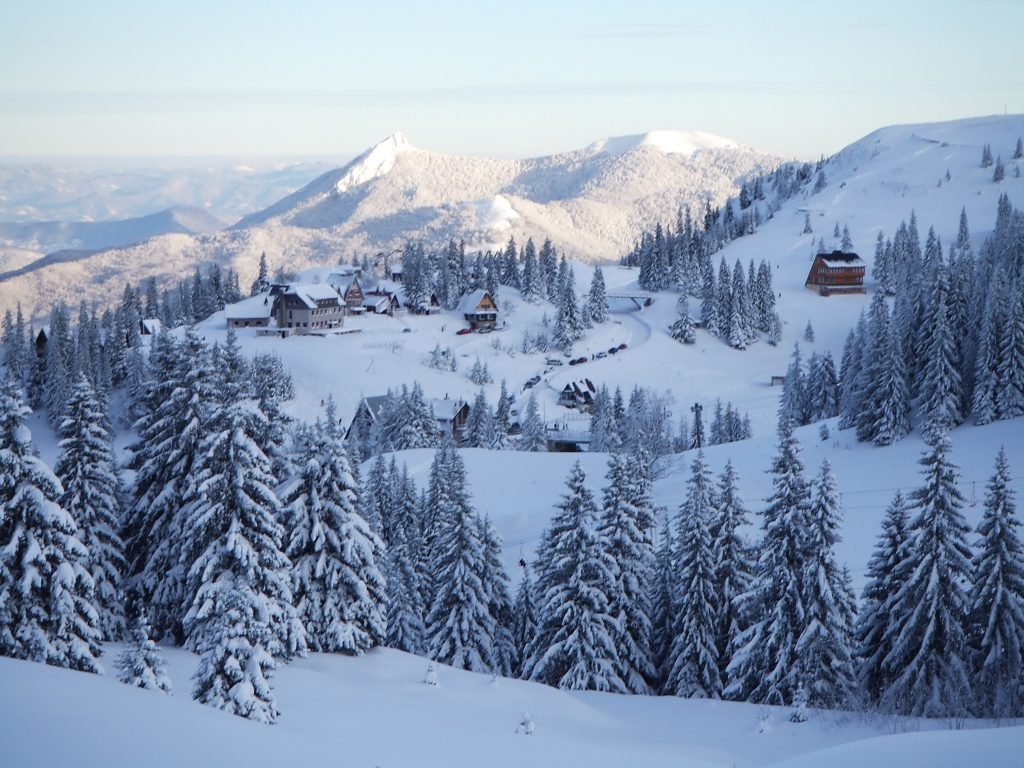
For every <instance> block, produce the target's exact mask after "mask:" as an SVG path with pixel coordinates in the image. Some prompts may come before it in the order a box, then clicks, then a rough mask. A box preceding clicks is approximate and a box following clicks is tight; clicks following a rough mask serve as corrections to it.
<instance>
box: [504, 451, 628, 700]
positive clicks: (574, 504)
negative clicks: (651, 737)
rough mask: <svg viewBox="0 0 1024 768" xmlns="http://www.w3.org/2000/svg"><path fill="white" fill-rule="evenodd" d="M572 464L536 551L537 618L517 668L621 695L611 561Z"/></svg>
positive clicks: (557, 682) (561, 684) (565, 684)
mask: <svg viewBox="0 0 1024 768" xmlns="http://www.w3.org/2000/svg"><path fill="white" fill-rule="evenodd" d="M585 482H586V476H585V475H584V473H583V469H582V467H580V465H579V463H578V462H577V463H576V464H575V465H574V467H573V469H572V471H571V472H570V474H569V479H568V481H567V487H568V490H567V493H566V494H564V495H563V496H562V502H561V504H559V505H558V508H559V511H558V512H557V513H556V514H555V516H554V517H553V518H552V520H551V524H550V526H549V527H548V530H547V531H546V532H545V533H544V536H543V537H542V539H541V543H540V545H539V547H538V549H537V566H536V570H537V591H538V595H539V606H538V608H539V611H538V613H539V621H538V629H537V636H536V637H535V638H534V642H533V644H532V645H531V647H530V649H529V653H528V659H527V661H526V665H525V667H524V675H525V676H526V677H528V678H529V679H530V680H535V681H537V682H542V683H546V684H548V685H552V686H556V687H558V688H568V689H570V690H595V691H614V692H618V693H625V692H626V690H627V688H626V684H625V682H624V681H623V680H622V678H621V677H620V676H619V674H618V670H619V669H620V668H621V662H620V660H619V658H618V653H617V650H616V646H615V638H616V637H618V636H619V635H620V632H621V629H620V627H619V626H618V622H617V621H616V620H615V617H613V616H612V615H611V614H610V613H609V607H610V605H609V604H610V601H609V595H608V593H609V591H610V590H611V588H612V585H613V584H614V583H615V580H616V578H617V574H616V571H617V568H616V564H615V561H614V560H612V559H611V557H610V556H609V555H608V553H607V552H606V551H605V549H604V548H603V547H602V546H601V543H600V541H599V539H598V536H597V533H596V531H595V530H594V529H595V524H596V519H597V505H596V503H595V502H594V497H593V495H592V494H591V492H590V491H589V490H588V489H587V487H586V485H585Z"/></svg>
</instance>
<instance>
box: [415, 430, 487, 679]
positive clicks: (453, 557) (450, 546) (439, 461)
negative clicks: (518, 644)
mask: <svg viewBox="0 0 1024 768" xmlns="http://www.w3.org/2000/svg"><path fill="white" fill-rule="evenodd" d="M434 461H435V466H436V469H437V482H436V483H435V482H434V477H433V476H432V477H431V489H430V492H431V496H432V498H431V500H430V502H429V503H430V504H431V506H432V507H433V509H434V516H435V518H434V521H433V527H434V531H433V535H432V536H431V537H430V538H429V539H428V541H429V542H430V559H429V562H430V566H429V567H430V572H431V573H432V574H433V584H434V593H433V600H432V602H431V605H430V609H429V612H428V614H427V621H426V627H427V653H428V655H429V656H430V657H431V658H433V659H435V660H437V661H441V662H444V663H445V664H450V665H452V666H453V667H457V668H459V669H466V670H469V671H472V672H496V673H500V672H501V671H502V670H501V665H500V662H499V660H498V658H497V657H496V650H497V648H496V639H497V638H496V635H497V631H498V620H497V617H496V616H495V615H494V614H493V613H492V605H491V601H490V597H491V595H490V594H489V591H488V589H487V586H486V585H487V583H488V581H489V579H490V578H491V577H490V576H489V575H488V574H487V573H486V570H487V569H488V568H489V567H490V564H489V563H488V559H487V552H486V544H485V542H483V541H482V540H481V538H480V525H479V522H478V521H477V517H476V512H475V511H474V510H473V508H472V506H471V504H470V499H469V492H468V491H467V489H466V470H465V466H464V465H463V463H462V457H461V456H459V454H458V452H457V451H456V450H455V448H454V446H452V444H451V442H450V441H449V442H447V443H445V444H444V445H442V446H441V448H439V449H438V453H437V455H436V456H435V459H434ZM433 472H434V470H433V469H432V473H433Z"/></svg>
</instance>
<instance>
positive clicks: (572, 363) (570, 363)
mask: <svg viewBox="0 0 1024 768" xmlns="http://www.w3.org/2000/svg"><path fill="white" fill-rule="evenodd" d="M579 364H580V361H579V360H577V359H576V358H575V357H574V358H573V359H572V360H570V361H569V365H579Z"/></svg>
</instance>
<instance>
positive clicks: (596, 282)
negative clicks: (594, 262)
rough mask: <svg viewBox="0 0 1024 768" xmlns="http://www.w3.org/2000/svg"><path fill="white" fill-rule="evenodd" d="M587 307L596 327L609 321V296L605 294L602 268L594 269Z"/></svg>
mask: <svg viewBox="0 0 1024 768" xmlns="http://www.w3.org/2000/svg"><path fill="white" fill-rule="evenodd" d="M587 306H588V307H589V308H590V319H591V321H592V322H593V323H594V324H595V325H600V324H601V323H603V322H605V321H606V320H607V319H608V296H607V294H606V293H605V286H604V273H603V272H602V271H601V267H600V266H596V267H594V276H593V277H592V278H591V280H590V292H589V293H588V294H587Z"/></svg>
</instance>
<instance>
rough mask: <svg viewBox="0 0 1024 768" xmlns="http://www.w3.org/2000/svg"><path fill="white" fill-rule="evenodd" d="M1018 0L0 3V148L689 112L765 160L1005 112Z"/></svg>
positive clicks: (187, 145) (121, 151)
mask: <svg viewBox="0 0 1024 768" xmlns="http://www.w3.org/2000/svg"><path fill="white" fill-rule="evenodd" d="M1022 29H1024V2H1018V1H1016V0H970V1H969V2H942V1H941V0H931V1H930V2H928V1H923V0H922V1H920V2H918V1H917V0H906V1H901V0H891V2H875V1H873V0H867V1H864V2H842V3H840V2H831V1H830V0H818V1H817V2H812V1H811V0H805V1H803V2H797V1H793V2H770V1H769V0H761V2H746V1H745V0H735V1H734V2H730V3H728V4H722V3H715V2H710V0H705V2H699V3H691V2H682V1H677V2H656V1H654V0H632V1H631V2H617V3H616V2H584V1H583V0H571V1H570V0H566V1H565V2H557V1H555V0H551V1H550V2H534V1H533V0H525V1H524V0H521V1H520V2H502V3H498V2H488V1H487V0H476V2H455V1H454V0H433V1H431V2H422V3H411V2H409V3H405V2H393V1H392V2H388V1H387V0H375V1H374V2H361V3H354V2H312V1H309V2H303V1H302V0H293V2H291V3H287V4H286V3H271V2H259V0H248V1H247V2H237V1H235V0H222V1H218V0H206V1H205V2H203V1H199V0H177V1H176V2H162V3H153V2H147V1H146V0H137V1H136V2H131V1H129V0H88V1H86V0H81V1H79V2H73V1H65V2H60V1H59V0H2V2H0V154H2V155H8V156H10V155H36V156H39V155H277V156H283V155H346V154H351V153H353V152H357V151H360V150H362V149H363V148H365V147H366V146H368V145H370V144H372V143H374V142H375V141H377V140H379V139H381V138H383V137H384V136H386V135H388V134H390V133H391V132H393V131H395V130H401V131H403V132H405V133H406V134H407V136H408V137H409V139H410V140H411V141H412V142H413V143H414V144H416V145H418V146H421V147H425V148H429V149H434V150H437V151H445V152H458V153H465V154H491V155H499V156H505V157H516V156H528V155H536V154H546V153H550V152H556V151H560V150H565V149H572V148H577V147H581V146H584V145H586V144H589V143H590V142H592V141H594V140H596V139H598V138H601V137H604V136H609V135H619V134H626V133H639V132H643V131H646V130H651V129H660V128H673V129H684V130H689V129H698V130H705V131H710V132H712V133H717V134H720V135H723V136H727V137H729V138H732V139H735V140H737V141H740V142H742V143H745V144H749V145H752V146H755V147H758V148H760V149H764V150H767V151H772V152H777V153H779V154H782V155H785V156H801V157H808V156H816V155H818V154H822V153H825V154H827V153H830V152H833V151H836V150H838V149H839V148H841V147H842V146H843V145H845V144H847V143H849V142H850V141H852V140H854V139H856V138H859V137H860V136H862V135H863V134H865V133H867V132H869V131H871V130H873V129H874V128H877V127H880V126H882V125H888V124H891V123H904V122H922V121H931V120H944V119H950V118H955V117H964V116H973V115H982V114H992V113H996V112H999V113H1001V112H1003V111H1004V109H1006V110H1008V111H1010V112H1024V67H1022V63H1024V56H1022V54H1021V30H1022Z"/></svg>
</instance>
